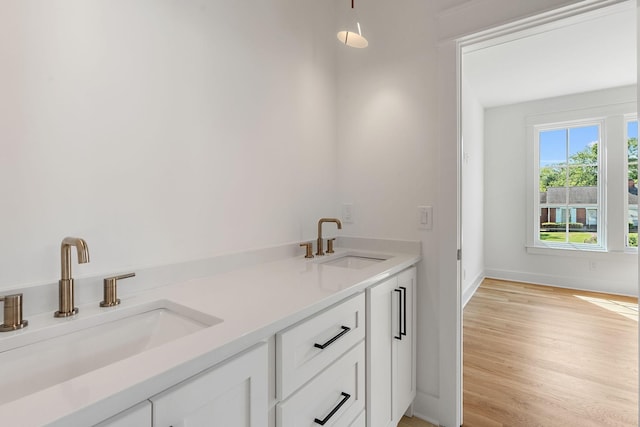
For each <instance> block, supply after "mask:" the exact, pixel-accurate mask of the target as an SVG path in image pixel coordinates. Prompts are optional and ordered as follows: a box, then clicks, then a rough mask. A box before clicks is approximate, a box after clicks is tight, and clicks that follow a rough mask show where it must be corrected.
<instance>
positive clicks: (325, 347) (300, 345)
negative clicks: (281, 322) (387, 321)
mask: <svg viewBox="0 0 640 427" xmlns="http://www.w3.org/2000/svg"><path fill="white" fill-rule="evenodd" d="M364 334H365V296H364V293H361V294H358V295H356V296H354V297H352V298H350V299H348V300H346V301H344V302H342V303H339V304H338V305H335V306H333V307H331V308H329V309H327V310H325V311H324V312H322V313H320V314H318V315H315V316H313V317H311V318H309V319H307V320H304V321H302V322H301V323H298V324H297V325H294V326H292V327H290V328H289V329H286V330H284V331H282V332H279V333H277V334H276V395H277V397H278V399H279V400H283V399H285V398H286V397H287V396H289V395H290V394H291V393H292V392H294V391H295V390H297V389H298V388H299V387H300V386H302V385H303V384H304V383H306V382H307V381H309V380H310V379H311V378H313V377H314V376H315V375H316V374H318V373H319V372H320V371H321V370H323V369H324V368H326V367H327V366H329V365H330V364H331V363H333V361H334V360H336V359H337V358H338V357H340V356H341V355H342V354H343V353H344V352H345V351H347V350H348V349H350V348H351V347H353V346H354V345H355V344H356V343H357V342H358V341H360V340H362V339H363V338H364Z"/></svg>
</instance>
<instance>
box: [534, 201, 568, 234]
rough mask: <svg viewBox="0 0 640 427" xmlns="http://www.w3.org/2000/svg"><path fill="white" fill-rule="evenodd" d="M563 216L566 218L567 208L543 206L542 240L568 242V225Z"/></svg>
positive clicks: (541, 216)
mask: <svg viewBox="0 0 640 427" xmlns="http://www.w3.org/2000/svg"><path fill="white" fill-rule="evenodd" d="M563 218H566V208H555V207H541V208H540V240H543V241H547V242H556V243H566V242H567V227H566V223H565V222H564V221H563Z"/></svg>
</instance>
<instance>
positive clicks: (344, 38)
mask: <svg viewBox="0 0 640 427" xmlns="http://www.w3.org/2000/svg"><path fill="white" fill-rule="evenodd" d="M354 1H355V0H351V15H352V16H351V18H352V19H351V21H353V22H352V25H350V26H349V28H348V29H346V30H342V31H338V40H340V42H341V43H344V44H345V45H347V46H349V47H356V48H359V49H362V48H365V47H367V46H369V42H368V41H367V39H366V38H364V36H363V35H362V29H361V28H360V22H358V19H357V17H356V15H355V10H354V7H353V3H354Z"/></svg>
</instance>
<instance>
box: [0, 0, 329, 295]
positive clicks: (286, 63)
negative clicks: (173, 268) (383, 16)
mask: <svg viewBox="0 0 640 427" xmlns="http://www.w3.org/2000/svg"><path fill="white" fill-rule="evenodd" d="M334 19H335V7H333V6H332V5H331V4H329V3H326V2H317V1H311V0H308V1H307V0H305V1H296V2H290V1H284V0H267V1H249V2H209V1H204V0H180V1H173V0H133V1H131V0H126V1H125V0H120V1H118V0H116V1H113V0H91V1H85V0H54V1H38V0H5V1H2V2H0V93H1V94H2V96H0V150H1V152H2V155H1V156H0V182H1V183H2V184H0V200H1V201H2V202H1V203H2V205H1V206H2V208H1V209H0V219H1V222H2V224H3V226H2V235H1V238H0V287H5V288H8V287H16V286H21V285H25V284H32V283H49V282H55V281H57V279H58V276H59V245H60V242H61V240H62V238H63V237H65V236H67V235H72V236H79V237H83V238H85V239H86V241H87V242H88V245H89V248H90V253H91V263H90V264H85V265H82V266H74V273H75V275H76V277H82V276H88V275H96V274H103V273H112V272H117V271H120V270H125V269H131V268H135V267H141V266H153V265H159V264H165V263H172V262H178V261H186V260H193V259H199V258H204V257H209V256H212V255H215V254H220V253H230V252H236V251H240V250H245V249H250V248H257V247H263V246H268V245H274V244H279V243H287V242H292V241H298V240H303V239H312V238H314V236H315V233H316V231H315V230H316V223H317V219H318V218H320V217H322V216H331V215H335V214H336V213H337V212H335V211H334V207H335V202H334V200H335V191H336V170H337V167H336V162H335V159H336V137H335V132H336V126H335V90H336V82H335V72H336V70H335V61H334V57H335V52H336V45H335V40H334V39H333V38H332V37H327V36H326V34H325V33H326V29H327V28H330V27H332V25H333V21H334ZM338 47H339V46H338Z"/></svg>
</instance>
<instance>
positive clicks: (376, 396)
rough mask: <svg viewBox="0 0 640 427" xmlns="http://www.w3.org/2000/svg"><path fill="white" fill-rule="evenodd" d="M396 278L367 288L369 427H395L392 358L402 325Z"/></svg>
mask: <svg viewBox="0 0 640 427" xmlns="http://www.w3.org/2000/svg"><path fill="white" fill-rule="evenodd" d="M396 284H397V279H396V278H395V277H392V278H391V279H388V280H386V281H384V282H382V283H380V284H378V285H376V286H373V287H371V288H369V289H367V421H368V424H367V426H368V427H391V426H393V427H395V425H394V424H393V421H394V420H393V415H394V411H393V406H392V404H393V401H392V397H393V394H392V387H393V384H392V379H391V375H392V359H391V350H392V346H393V342H392V341H393V339H394V338H393V336H394V334H399V332H400V331H399V325H398V323H397V319H398V317H397V316H392V314H394V313H395V310H394V306H396V307H397V302H396V298H397V297H396V296H395V294H396V292H394V289H396Z"/></svg>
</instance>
